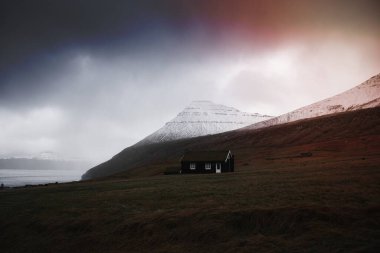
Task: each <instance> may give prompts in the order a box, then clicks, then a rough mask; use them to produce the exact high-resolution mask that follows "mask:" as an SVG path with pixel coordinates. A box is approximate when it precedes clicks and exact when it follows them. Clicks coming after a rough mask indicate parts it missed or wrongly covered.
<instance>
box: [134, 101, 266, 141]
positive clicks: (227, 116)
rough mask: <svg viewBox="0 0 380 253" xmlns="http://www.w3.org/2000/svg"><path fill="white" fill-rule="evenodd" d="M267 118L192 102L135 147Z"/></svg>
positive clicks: (233, 109)
mask: <svg viewBox="0 0 380 253" xmlns="http://www.w3.org/2000/svg"><path fill="white" fill-rule="evenodd" d="M270 118H272V117H271V116H268V115H261V114H258V113H247V112H241V111H239V110H237V109H235V108H233V107H228V106H224V105H219V104H214V103H212V102H210V101H193V102H192V103H191V104H190V105H188V106H187V107H186V108H185V109H184V110H183V111H182V112H180V113H179V114H178V115H177V116H176V117H175V118H174V119H172V120H171V121H169V122H167V123H166V124H165V125H164V126H163V127H162V128H160V129H159V130H157V131H156V132H154V133H152V134H151V135H149V136H147V137H146V138H144V139H143V140H141V141H140V142H138V143H137V145H144V144H149V143H158V142H164V141H172V140H178V139H184V138H192V137H197V136H203V135H210V134H218V133H223V132H227V131H231V130H235V129H238V128H242V127H245V126H248V125H251V124H254V123H257V122H260V121H263V120H268V119H270Z"/></svg>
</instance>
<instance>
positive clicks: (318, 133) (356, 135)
mask: <svg viewBox="0 0 380 253" xmlns="http://www.w3.org/2000/svg"><path fill="white" fill-rule="evenodd" d="M205 149H209V150H213V149H214V150H215V149H216V150H218V149H231V150H232V151H233V152H234V153H235V157H236V163H237V165H238V166H237V170H238V171H239V169H240V170H244V166H245V165H253V166H256V167H257V168H262V169H263V168H267V167H269V168H270V167H276V166H284V165H289V166H294V165H296V166H299V165H300V164H299V163H302V165H305V166H307V165H308V164H311V165H320V166H325V165H326V164H330V163H331V164H334V163H335V164H338V165H339V166H342V167H344V166H346V165H347V166H350V165H352V164H354V163H359V164H361V163H362V159H365V160H366V161H365V163H367V164H376V165H378V164H380V163H379V154H380V107H377V108H373V109H365V110H360V111H353V112H347V113H340V114H336V115H329V116H324V117H318V118H313V119H307V120H301V121H297V122H292V123H288V124H283V125H279V126H273V127H268V128H264V129H258V130H237V131H231V132H227V133H223V134H218V135H211V136H203V137H198V138H192V139H186V140H180V141H172V142H165V143H157V144H150V145H144V146H132V147H129V148H126V149H125V150H123V151H122V152H120V153H119V154H117V155H116V156H115V157H113V158H112V159H111V160H110V161H107V162H105V163H103V164H100V165H98V166H97V167H95V168H93V169H91V170H90V171H88V172H87V173H86V174H85V175H84V178H85V179H91V178H99V177H106V176H114V177H123V178H126V177H136V176H150V175H158V174H162V173H163V171H164V170H165V168H166V167H167V166H179V160H180V157H181V156H182V154H183V153H184V151H185V150H205ZM305 152H311V153H312V157H309V158H302V159H299V158H297V157H298V156H299V155H300V154H301V153H305ZM115 174H117V175H116V176H115Z"/></svg>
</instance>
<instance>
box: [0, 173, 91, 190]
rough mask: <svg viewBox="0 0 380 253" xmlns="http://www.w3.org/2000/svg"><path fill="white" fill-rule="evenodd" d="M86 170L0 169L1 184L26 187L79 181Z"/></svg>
mask: <svg viewBox="0 0 380 253" xmlns="http://www.w3.org/2000/svg"><path fill="white" fill-rule="evenodd" d="M83 173H85V170H74V169H65V170H63V169H61V170H57V169H43V170H24V169H17V170H10V169H0V184H3V185H4V186H10V187H14V186H24V185H36V184H48V183H55V182H58V183H63V182H71V181H79V180H80V178H81V175H83Z"/></svg>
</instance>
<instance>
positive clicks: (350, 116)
mask: <svg viewBox="0 0 380 253" xmlns="http://www.w3.org/2000/svg"><path fill="white" fill-rule="evenodd" d="M197 147H198V148H199V147H203V148H205V149H207V148H210V149H211V147H217V148H226V147H231V149H232V150H233V152H234V153H235V155H236V172H235V173H225V174H208V175H166V176H165V175H163V174H162V173H163V171H164V170H165V168H166V167H168V166H172V165H176V164H178V157H179V156H180V154H181V152H183V150H184V149H191V148H197ZM133 152H135V153H134V154H135V156H133V155H132V154H133ZM133 152H132V151H131V148H129V149H126V150H124V151H123V152H122V153H120V154H119V155H117V156H116V157H115V159H114V160H111V161H110V162H108V163H106V164H103V165H101V166H100V167H101V168H105V167H106V166H110V164H111V165H114V166H115V168H116V169H115V171H113V172H117V173H118V174H116V175H112V176H111V175H110V176H108V177H107V179H102V180H92V181H83V182H79V183H68V184H58V185H49V186H44V187H43V186H41V187H30V188H19V189H6V190H2V191H0V231H1V233H0V248H1V252H226V253H227V252H379V250H380V108H374V109H368V110H362V111H357V112H349V113H342V114H338V115H334V116H328V117H321V118H317V119H311V120H304V121H300V122H294V123H290V124H286V125H282V126H276V127H271V128H267V129H262V130H254V131H253V130H244V131H233V132H229V133H225V134H221V135H215V136H207V137H200V138H195V139H189V140H183V141H177V142H171V143H167V144H165V145H152V146H151V147H140V148H134V149H133ZM144 152H145V153H144ZM146 152H149V153H148V154H149V155H147V153H146ZM302 152H310V153H312V156H310V157H301V156H300V153H302ZM123 157H129V158H128V159H130V160H128V159H124V160H123ZM137 158H139V159H137ZM126 160H128V161H126ZM132 165H133V166H132ZM98 168H99V167H98ZM97 173H99V172H97ZM94 175H95V174H94Z"/></svg>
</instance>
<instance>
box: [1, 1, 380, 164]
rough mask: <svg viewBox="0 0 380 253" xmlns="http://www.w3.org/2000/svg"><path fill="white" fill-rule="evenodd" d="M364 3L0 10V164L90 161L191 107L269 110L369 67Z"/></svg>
mask: <svg viewBox="0 0 380 253" xmlns="http://www.w3.org/2000/svg"><path fill="white" fill-rule="evenodd" d="M379 11H380V2H379V1H375V0H373V1H370V0H360V1H359V0H357V1H354V0H329V1H327V0H320V1H311V0H310V1H309V0H303V1H302V0H284V1H275V0H259V1H255V0H251V1H248V0H234V1H223V0H218V1H216V0H203V1H198V0H175V1H174V0H170V1H169V0H162V1H154V0H150V1H147V0H139V1H128V0H125V1H121V0H118V1H117V0H107V1H105V0H104V1H99V0H65V1H63V0H62V1H61V0H55V1H53V0H35V1H27V0H12V1H10V0H9V1H7V0H6V1H1V3H0V34H1V39H0V157H1V156H3V157H5V156H24V155H25V156H27V155H37V154H39V153H42V152H54V153H56V154H58V155H59V156H61V157H64V158H80V159H85V160H91V161H95V162H102V161H105V160H107V159H109V158H111V157H112V156H113V155H115V154H116V153H118V152H119V151H121V150H122V149H124V148H126V147H128V146H130V145H133V144H134V143H136V142H137V141H139V140H141V139H142V138H144V137H145V136H147V135H149V134H150V133H152V132H154V131H155V130H157V129H158V128H160V127H161V126H163V125H164V124H165V122H167V121H169V120H170V119H172V118H174V117H175V116H176V114H177V113H179V112H180V111H181V110H182V109H183V108H184V107H185V106H186V105H187V104H189V103H190V102H191V101H193V100H211V101H213V102H215V103H219V104H224V105H227V106H232V107H235V108H237V109H239V110H241V111H246V112H251V113H255V112H257V113H262V114H268V115H274V116H275V115H280V114H283V113H286V112H289V111H291V110H294V109H297V108H299V107H301V106H305V105H308V104H310V103H313V102H316V101H319V100H321V99H324V98H327V97H329V96H333V95H335V94H337V93H340V92H343V91H345V90H347V89H349V88H352V87H354V86H356V85H358V84H360V83H361V82H363V81H365V80H367V79H369V78H370V77H371V76H373V75H375V74H378V73H379V72H380V46H379V41H380V15H378V13H379Z"/></svg>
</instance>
